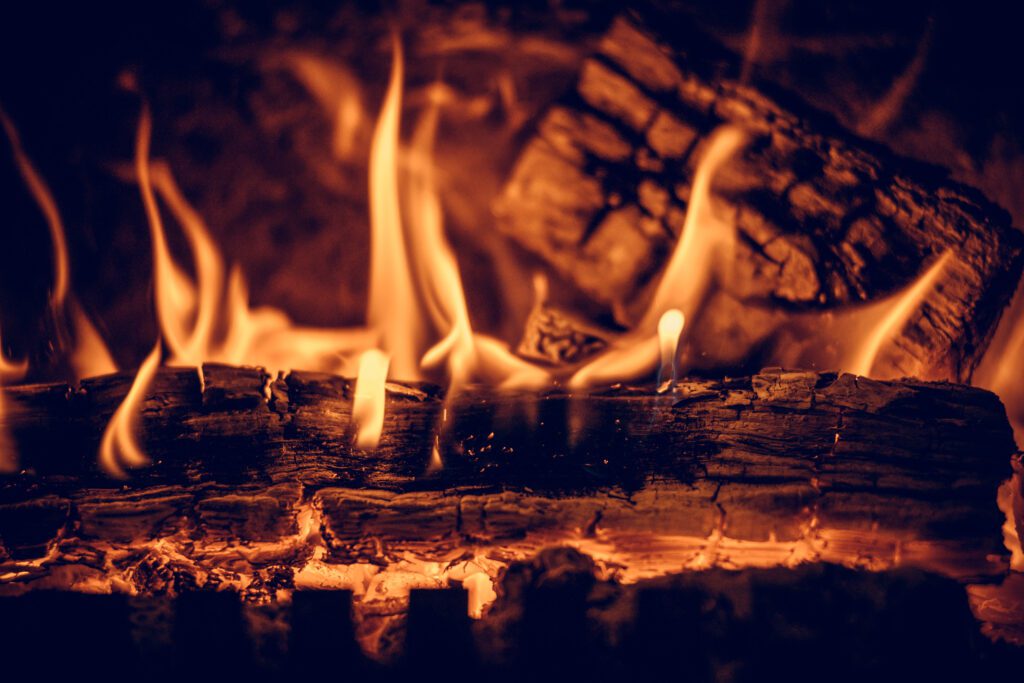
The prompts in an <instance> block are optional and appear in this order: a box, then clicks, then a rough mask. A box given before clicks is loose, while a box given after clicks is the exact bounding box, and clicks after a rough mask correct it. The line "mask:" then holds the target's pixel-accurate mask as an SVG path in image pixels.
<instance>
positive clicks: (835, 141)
mask: <svg viewBox="0 0 1024 683" xmlns="http://www.w3.org/2000/svg"><path fill="white" fill-rule="evenodd" d="M658 24H659V22H651V24H650V25H645V24H644V23H643V22H642V20H641V19H639V18H637V17H635V16H631V17H629V18H619V19H617V20H616V21H615V22H614V23H613V24H612V26H611V28H610V29H609V30H608V32H607V33H606V34H605V36H604V37H603V39H602V40H601V41H600V44H599V46H598V48H597V51H596V53H595V54H594V55H593V56H591V57H590V58H588V59H587V60H586V61H585V62H584V64H583V67H582V70H581V73H580V76H579V80H578V82H577V84H576V88H575V90H574V91H573V92H571V93H569V94H568V95H567V96H566V97H564V98H563V100H562V101H560V102H558V103H556V104H555V105H553V106H552V107H551V108H550V109H549V111H548V112H547V114H546V115H545V116H544V117H542V119H541V120H540V122H539V124H538V126H537V131H536V134H535V136H534V137H533V138H532V140H531V141H530V142H529V143H528V144H527V145H526V147H525V148H524V150H523V152H522V154H521V155H520V157H519V159H518V161H517V162H516V165H515V167H514V169H513V171H512V173H511V176H510V178H509V180H508V182H507V185H506V187H505V189H504V192H503V194H502V196H501V197H500V198H499V201H498V204H497V205H496V211H497V213H498V216H499V227H500V228H501V229H502V230H503V231H504V232H505V233H507V234H508V235H509V236H510V237H511V238H512V239H514V240H515V241H516V242H518V243H519V244H520V245H522V246H523V247H525V248H526V249H528V250H529V251H531V252H533V253H534V254H536V255H538V256H539V257H541V258H542V259H543V260H544V261H546V262H547V264H548V265H549V266H550V267H551V268H552V269H553V270H554V271H556V272H557V273H558V274H559V275H560V276H561V277H563V278H565V279H566V280H568V281H570V282H571V283H573V284H574V285H575V286H576V287H577V288H578V289H579V290H580V291H581V292H583V293H584V294H586V295H587V296H588V297H589V298H590V299H592V300H593V301H594V302H596V303H597V304H600V305H602V306H604V307H606V309H607V310H610V311H611V312H613V313H614V315H615V316H616V318H617V319H618V321H619V322H620V323H622V324H625V325H632V324H634V323H635V322H636V321H637V318H638V315H639V312H640V311H642V310H643V308H644V306H645V305H646V302H647V301H648V300H649V299H650V297H651V293H652V290H653V288H654V286H655V284H656V282H657V280H658V278H657V277H656V275H657V274H658V272H659V271H661V270H662V267H663V266H664V263H665V258H666V254H667V253H668V252H669V251H670V250H671V246H672V244H673V243H674V242H675V241H676V238H677V236H678V235H679V234H680V232H681V230H682V227H683V222H684V218H685V216H686V214H687V211H688V209H689V206H691V205H692V203H691V200H692V199H694V198H693V197H691V192H692V191H693V189H694V175H695V169H696V168H697V166H698V164H699V162H700V161H701V159H702V158H703V156H704V153H705V151H706V150H707V149H708V148H709V144H708V142H709V141H708V136H709V133H710V132H711V131H712V130H713V129H715V128H717V127H718V126H720V125H722V124H732V125H734V126H738V127H740V128H741V129H743V130H744V131H745V132H746V133H747V134H748V135H749V136H750V138H751V142H750V144H749V145H748V146H747V148H746V149H745V151H744V152H743V153H741V154H740V155H739V156H738V158H736V159H734V160H733V161H732V163H729V164H726V165H725V166H724V167H722V168H721V169H719V172H718V173H717V175H716V177H715V178H714V185H713V204H714V208H715V213H716V214H721V215H723V216H728V220H729V221H730V222H731V223H732V224H733V225H735V227H736V229H737V243H736V246H735V255H734V258H733V260H734V263H733V265H732V268H731V271H730V273H729V276H728V277H727V278H725V280H726V281H725V282H723V283H720V284H721V286H720V287H719V291H717V292H715V293H714V294H713V295H712V298H711V301H710V302H708V303H706V304H705V305H704V306H703V307H702V309H701V319H700V321H699V322H697V323H696V324H695V325H692V326H691V330H692V335H694V336H693V337H691V342H692V343H693V345H694V347H695V348H696V353H695V354H694V360H693V361H692V364H693V365H696V366H700V367H704V368H714V367H732V368H735V367H736V366H737V365H738V364H740V363H742V362H749V359H750V357H751V356H752V355H754V357H756V353H757V352H758V351H759V350H760V351H761V353H762V362H764V361H765V360H767V361H768V362H780V363H785V364H800V365H803V366H805V367H806V366H807V365H808V363H807V362H806V358H804V359H803V362H801V361H798V360H797V359H795V358H792V357H788V356H787V355H786V354H787V352H791V351H792V349H788V350H787V349H783V350H781V351H780V350H779V349H778V348H775V349H772V346H773V345H774V346H776V347H777V346H778V345H779V344H780V343H781V342H780V337H782V336H785V335H786V333H785V331H784V330H785V328H786V326H787V325H790V324H801V323H800V321H801V320H804V322H806V316H807V315H808V314H813V313H814V312H819V313H820V312H824V311H834V310H836V309H838V308H840V307H847V306H850V305H855V304H859V303H864V302H874V301H877V300H879V299H881V298H883V297H885V296H887V295H889V294H891V293H892V292H894V291H896V290H898V289H899V288H900V287H903V286H905V285H908V283H911V282H913V281H914V280H915V278H917V277H918V276H919V275H920V274H921V273H922V272H923V271H924V270H925V268H926V266H927V265H928V264H929V263H930V262H932V261H933V260H934V258H935V257H937V256H939V255H940V254H944V253H947V252H950V253H951V257H950V259H949V262H948V263H946V264H945V267H944V268H943V270H942V272H941V273H940V274H939V276H938V279H937V282H936V283H934V285H933V286H931V287H929V288H928V291H927V292H925V293H923V301H922V303H921V305H920V306H919V310H918V312H917V313H916V314H914V315H913V316H911V317H910V319H909V320H908V321H907V324H906V325H904V326H903V329H902V330H898V329H897V330H895V338H894V339H893V340H892V343H891V344H889V345H888V346H889V348H887V349H886V350H885V352H884V354H883V356H882V357H881V358H880V359H879V360H880V361H881V362H882V363H883V365H884V366H885V367H884V368H879V373H878V374H882V375H883V376H891V377H899V376H916V377H922V378H925V379H945V380H957V381H966V380H968V379H969V378H970V375H971V372H972V371H973V369H974V368H975V366H976V365H977V363H978V362H979V360H980V357H981V355H982V353H983V352H984V350H985V348H986V346H987V345H988V343H989V341H990V338H991V336H992V334H993V332H994V330H995V327H996V324H997V322H998V321H999V318H1000V316H1001V314H1002V311H1003V308H1004V307H1005V306H1006V305H1007V303H1008V302H1009V300H1010V297H1011V296H1012V294H1013V292H1014V290H1015V288H1016V286H1017V283H1018V281H1019V279H1020V275H1021V269H1022V266H1024V258H1022V255H1024V251H1022V245H1024V242H1022V239H1021V236H1020V234H1019V233H1017V231H1015V230H1013V229H1012V227H1011V225H1010V219H1009V216H1008V215H1007V214H1006V212H1004V211H1003V210H1002V209H1000V208H998V207H996V206H995V205H993V204H991V203H990V202H989V201H987V200H986V199H985V198H984V197H982V196H981V195H980V193H978V192H977V191H975V190H972V189H970V188H967V187H964V186H961V185H958V184H956V183H954V182H952V181H951V180H949V179H948V178H947V176H946V174H945V173H944V172H943V171H942V170H941V169H937V168H931V167H925V166H923V165H921V164H917V163H912V162H910V161H908V160H904V159H900V158H897V157H895V156H894V155H893V154H892V153H890V152H889V151H887V150H885V149H882V148H880V147H878V146H877V145H873V144H870V143H868V142H866V141H863V140H859V139H858V138H856V137H855V136H854V135H852V134H851V133H848V132H846V131H844V130H841V129H840V128H839V127H838V126H837V125H836V124H835V123H834V122H832V121H828V120H825V117H823V116H822V115H820V114H817V113H815V112H811V111H808V110H806V109H804V108H803V107H801V105H799V104H797V103H795V102H791V101H790V100H791V99H792V98H782V97H780V98H778V99H774V98H772V97H769V96H768V95H767V94H765V93H764V92H762V91H761V90H759V89H757V88H755V87H752V86H749V85H745V84H743V83H740V82H737V81H736V80H734V79H733V78H731V77H730V74H731V73H735V72H737V70H736V69H735V66H736V65H735V64H734V63H733V62H732V61H731V60H730V58H729V56H728V55H727V54H725V53H724V51H723V50H722V49H721V48H720V47H718V46H715V45H712V44H710V42H709V41H708V40H707V39H706V38H705V37H702V36H701V35H699V34H698V33H697V32H695V31H693V30H687V29H686V28H685V27H682V26H680V23H679V21H678V20H675V21H672V22H671V24H670V25H671V27H672V29H671V33H672V36H673V41H672V43H671V46H669V44H667V43H666V42H664V41H663V40H662V39H661V38H660V37H656V30H655V27H656V26H657V25H658ZM781 102H785V104H781ZM700 265H701V267H704V266H706V265H707V264H700ZM686 314H687V316H688V317H689V316H690V315H691V313H690V311H686ZM813 319H814V320H815V322H814V323H812V325H820V324H821V316H820V315H819V316H818V317H815V318H813ZM688 325H689V323H688ZM861 327H864V325H861ZM791 336H797V337H799V336H801V335H791ZM803 336H806V335H803ZM765 349H768V350H765ZM755 362H756V361H755ZM818 363H819V365H817V367H820V366H821V365H824V366H826V367H836V366H837V365H839V363H835V362H834V361H833V362H829V361H824V362H822V361H821V360H820V359H819V360H818ZM754 367H758V366H754ZM863 372H864V374H867V371H866V370H865V371H863Z"/></svg>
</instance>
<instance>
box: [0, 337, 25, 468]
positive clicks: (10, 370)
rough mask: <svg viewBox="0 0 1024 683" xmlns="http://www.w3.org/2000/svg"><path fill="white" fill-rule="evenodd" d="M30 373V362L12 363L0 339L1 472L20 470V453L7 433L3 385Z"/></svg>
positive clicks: (5, 401)
mask: <svg viewBox="0 0 1024 683" xmlns="http://www.w3.org/2000/svg"><path fill="white" fill-rule="evenodd" d="M26 372H28V361H27V360H21V361H17V362H15V361H12V360H10V359H9V358H7V355H6V354H5V353H4V348H3V341H2V339H0V472H2V473H9V472H14V471H15V470H16V469H17V468H18V453H17V450H16V449H15V448H14V440H13V439H11V435H10V434H9V433H8V432H7V425H6V424H5V423H4V414H5V413H6V412H7V398H6V396H5V395H4V390H3V385H4V384H7V383H8V382H16V381H18V380H19V379H21V378H22V377H24V376H25V373H26Z"/></svg>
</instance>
